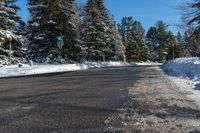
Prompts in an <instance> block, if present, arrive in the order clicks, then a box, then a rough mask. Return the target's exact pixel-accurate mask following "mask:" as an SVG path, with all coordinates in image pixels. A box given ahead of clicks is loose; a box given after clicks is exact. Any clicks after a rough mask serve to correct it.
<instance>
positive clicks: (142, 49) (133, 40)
mask: <svg viewBox="0 0 200 133" xmlns="http://www.w3.org/2000/svg"><path fill="white" fill-rule="evenodd" d="M144 33H145V31H144V29H143V27H142V25H141V23H140V22H138V21H135V22H134V23H133V25H132V31H131V32H130V36H129V38H128V46H127V49H126V50H127V53H128V54H127V59H128V61H136V62H138V61H146V60H147V47H146V46H145V36H144Z"/></svg>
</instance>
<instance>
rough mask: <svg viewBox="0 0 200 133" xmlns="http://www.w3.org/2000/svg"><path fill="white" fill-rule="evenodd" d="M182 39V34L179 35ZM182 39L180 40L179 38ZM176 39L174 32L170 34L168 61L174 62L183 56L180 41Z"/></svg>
mask: <svg viewBox="0 0 200 133" xmlns="http://www.w3.org/2000/svg"><path fill="white" fill-rule="evenodd" d="M178 36H179V37H180V34H179V35H178ZM178 39H180V38H178ZM178 39H176V37H175V36H174V35H173V33H172V32H168V40H169V42H168V45H169V49H168V53H167V60H172V59H176V58H180V57H181V56H182V49H181V43H180V42H179V41H180V40H178Z"/></svg>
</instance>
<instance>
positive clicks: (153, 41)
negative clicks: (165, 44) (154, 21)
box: [146, 27, 159, 61]
mask: <svg viewBox="0 0 200 133" xmlns="http://www.w3.org/2000/svg"><path fill="white" fill-rule="evenodd" d="M146 45H147V46H148V49H149V54H148V56H149V59H150V60H151V61H158V58H159V57H158V39H157V28H156V27H150V28H149V30H148V31H147V34H146Z"/></svg>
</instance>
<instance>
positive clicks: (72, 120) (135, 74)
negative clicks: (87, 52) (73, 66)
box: [0, 66, 200, 133]
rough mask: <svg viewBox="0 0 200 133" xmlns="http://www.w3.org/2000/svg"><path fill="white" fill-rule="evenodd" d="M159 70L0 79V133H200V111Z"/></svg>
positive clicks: (107, 70) (112, 70)
mask: <svg viewBox="0 0 200 133" xmlns="http://www.w3.org/2000/svg"><path fill="white" fill-rule="evenodd" d="M187 95H189V93H188V92H187V91H181V90H180V89H179V88H178V87H177V86H175V85H174V84H173V83H172V82H171V81H169V80H168V79H167V78H166V75H165V74H164V73H163V72H162V70H160V69H159V67H157V66H133V67H116V68H104V69H93V70H87V71H76V72H66V73H53V74H43V75H34V76H24V77H14V78H0V133H200V109H199V108H198V107H197V106H196V104H195V103H194V102H193V101H192V100H190V99H189V98H188V97H187Z"/></svg>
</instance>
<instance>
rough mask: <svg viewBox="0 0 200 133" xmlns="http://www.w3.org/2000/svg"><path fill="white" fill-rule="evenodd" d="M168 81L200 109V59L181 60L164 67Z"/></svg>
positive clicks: (170, 62)
mask: <svg viewBox="0 0 200 133" xmlns="http://www.w3.org/2000/svg"><path fill="white" fill-rule="evenodd" d="M163 69H164V70H165V71H166V72H167V73H168V74H169V76H168V79H169V80H170V81H172V82H174V83H175V84H176V85H177V86H178V87H179V88H180V90H182V91H183V92H185V93H186V94H187V96H188V97H189V98H190V99H192V100H194V101H195V103H196V104H197V105H198V106H199V107H200V58H198V57H190V58H179V59H176V60H174V61H169V62H168V63H166V64H165V65H163Z"/></svg>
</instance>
